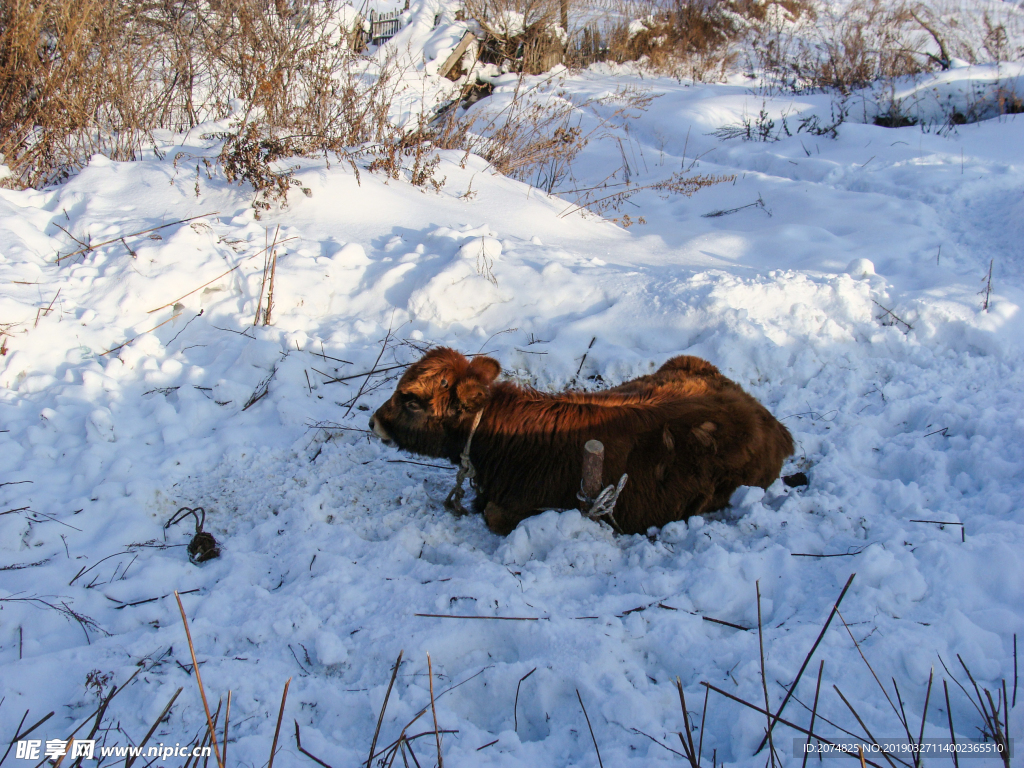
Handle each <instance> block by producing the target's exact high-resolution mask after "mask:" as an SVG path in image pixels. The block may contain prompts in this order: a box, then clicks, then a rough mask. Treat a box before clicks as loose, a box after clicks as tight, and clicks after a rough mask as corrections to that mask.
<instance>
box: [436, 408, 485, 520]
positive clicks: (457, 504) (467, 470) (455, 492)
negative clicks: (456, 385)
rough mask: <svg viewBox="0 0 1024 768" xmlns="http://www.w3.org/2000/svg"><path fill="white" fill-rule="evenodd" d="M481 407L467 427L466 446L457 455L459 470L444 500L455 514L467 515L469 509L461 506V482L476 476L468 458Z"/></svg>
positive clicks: (464, 493) (474, 468) (480, 414)
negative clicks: (453, 484)
mask: <svg viewBox="0 0 1024 768" xmlns="http://www.w3.org/2000/svg"><path fill="white" fill-rule="evenodd" d="M483 415H484V412H483V409H481V410H479V411H477V412H476V416H474V417H473V426H472V427H470V428H469V437H468V438H466V447H465V448H463V449H462V455H461V456H460V457H459V472H458V474H457V475H455V487H454V488H452V490H451V492H450V493H449V494H448V498H447V499H445V500H444V505H445V507H447V508H448V509H449V510H451V511H452V512H453V513H454V514H456V515H468V514H469V510H467V509H466V508H465V507H464V506H462V497H463V496H465V495H466V491H465V489H464V488H463V487H462V484H463V483H464V482H465V481H466V480H467V479H469V480H470V481H472V480H473V478H475V477H476V467H474V466H473V462H471V461H470V460H469V449H470V447H471V446H472V445H473V435H474V434H475V433H476V428H477V427H479V426H480V419H481V418H482V417H483Z"/></svg>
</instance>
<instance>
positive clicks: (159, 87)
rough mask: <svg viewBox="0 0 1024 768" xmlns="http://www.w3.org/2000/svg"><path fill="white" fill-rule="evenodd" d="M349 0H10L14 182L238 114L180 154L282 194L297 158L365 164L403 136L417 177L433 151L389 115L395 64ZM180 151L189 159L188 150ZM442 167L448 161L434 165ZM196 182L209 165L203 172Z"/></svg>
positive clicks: (4, 140)
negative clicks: (355, 18)
mask: <svg viewBox="0 0 1024 768" xmlns="http://www.w3.org/2000/svg"><path fill="white" fill-rule="evenodd" d="M346 18H348V17H347V16H346V12H345V11H344V10H343V6H342V4H341V2H340V0H329V1H328V2H322V3H316V4H309V5H305V4H296V5H295V6H294V7H293V6H291V5H289V4H288V3H286V2H283V1H282V2H278V1H277V0H178V1H177V2H173V3H156V2H153V3H148V2H130V1H129V0H124V2H111V0H81V2H76V3H70V2H66V0H11V1H10V2H6V3H2V4H0V155H2V158H0V161H2V162H3V163H5V164H6V165H7V166H9V168H10V170H11V174H10V176H9V177H8V178H7V179H6V180H5V181H6V183H7V184H9V185H12V186H40V185H45V184H50V183H55V182H58V181H61V180H62V179H65V178H67V177H68V176H70V175H71V174H73V173H74V172H76V171H77V170H78V169H79V168H81V167H82V166H83V165H84V164H85V163H86V162H87V161H88V159H89V157H90V156H91V155H93V154H96V153H100V154H103V155H106V156H107V157H110V158H111V159H114V160H132V159H135V158H137V157H138V156H139V153H140V152H141V151H142V150H143V148H145V147H147V146H150V147H151V146H153V136H152V132H153V131H154V130H156V129H169V130H172V131H177V132H180V131H184V130H188V129H192V128H194V127H196V126H198V125H200V124H202V123H204V122H207V121H210V120H223V119H225V118H228V117H231V118H232V120H231V123H230V124H229V125H230V127H229V128H228V129H227V130H221V131H215V132H211V133H208V134H206V137H207V138H212V139H219V140H220V141H221V142H222V144H221V145H220V150H219V153H217V154H216V155H211V156H201V157H192V156H184V155H182V156H179V157H178V158H177V161H178V162H180V161H183V160H186V159H187V160H190V161H191V160H195V161H196V162H197V163H202V164H205V165H206V167H207V171H208V173H209V170H210V167H211V165H210V161H211V160H212V161H214V165H217V166H219V167H220V168H221V169H222V170H223V172H224V173H225V175H226V177H227V178H228V180H229V181H233V182H248V183H250V184H252V186H253V188H254V189H255V191H256V196H255V198H254V201H253V206H254V207H255V208H256V209H257V211H259V210H262V209H266V208H267V207H269V205H270V204H271V203H273V202H284V201H285V200H286V197H287V194H288V190H289V189H290V188H291V187H292V186H293V180H292V178H291V174H292V173H293V172H294V170H295V166H291V167H288V166H286V165H284V164H285V163H286V162H287V161H288V159H289V158H298V157H313V156H328V157H330V156H334V157H337V158H342V159H345V160H347V161H348V162H350V163H353V165H354V161H355V159H356V158H362V157H368V158H369V159H368V162H371V161H372V160H373V159H374V157H377V156H378V155H380V154H381V153H384V154H387V153H389V152H393V151H395V149H397V152H398V157H400V158H405V157H409V158H411V163H412V165H413V166H414V172H413V173H412V176H413V177H414V179H415V180H416V181H417V183H420V184H425V183H428V181H429V180H430V179H432V175H431V174H430V173H429V172H428V171H427V168H428V167H431V166H430V160H429V158H427V157H424V155H423V150H422V149H420V150H418V152H419V154H417V150H416V149H415V147H414V145H413V143H411V142H410V141H409V140H408V139H407V138H406V137H405V132H404V131H402V130H400V129H399V128H397V127H396V126H394V125H393V124H392V123H391V122H390V121H389V119H388V112H389V109H390V105H391V102H392V99H393V97H394V89H395V87H396V77H395V75H396V71H395V67H394V66H393V65H391V64H388V63H385V64H383V65H380V64H379V63H377V62H376V61H375V60H371V59H368V58H366V57H362V56H360V55H359V54H358V53H357V52H356V51H354V50H353V48H352V47H351V45H350V41H351V30H350V29H348V26H347V22H346V21H345V20H346ZM176 164H177V163H176ZM435 166H436V164H435ZM196 183H197V192H198V184H199V173H198V171H197V182H196Z"/></svg>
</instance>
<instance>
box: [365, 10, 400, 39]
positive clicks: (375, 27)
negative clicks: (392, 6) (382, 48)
mask: <svg viewBox="0 0 1024 768" xmlns="http://www.w3.org/2000/svg"><path fill="white" fill-rule="evenodd" d="M401 15H402V12H401V11H388V12H387V13H377V12H376V11H370V44H371V45H380V44H381V43H386V42H387V41H388V40H390V39H391V38H392V37H394V36H395V35H396V34H398V30H400V29H401V28H402V20H401V18H400V16H401Z"/></svg>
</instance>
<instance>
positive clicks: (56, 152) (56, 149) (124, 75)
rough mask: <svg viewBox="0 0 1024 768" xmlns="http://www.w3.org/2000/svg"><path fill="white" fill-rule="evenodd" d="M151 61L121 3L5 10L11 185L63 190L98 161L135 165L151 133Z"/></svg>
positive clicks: (2, 131) (6, 151) (1, 144)
mask: <svg viewBox="0 0 1024 768" xmlns="http://www.w3.org/2000/svg"><path fill="white" fill-rule="evenodd" d="M153 54H154V52H153V49H152V46H151V45H150V42H149V41H148V40H147V39H146V36H145V34H144V33H143V30H141V29H140V28H139V25H138V24H136V23H135V18H134V17H133V15H132V13H131V10H130V8H129V7H128V6H126V5H124V4H122V3H117V2H109V1H108V0H80V2H74V3H71V2H63V1H62V0H7V1H6V2H4V3H0V161H2V162H3V163H4V164H6V165H7V166H8V167H9V169H10V171H11V175H10V176H9V177H8V179H6V180H5V182H6V183H7V184H14V185H20V186H39V185H43V184H49V183H54V182H58V181H61V180H62V179H65V178H67V177H68V176H69V175H71V174H72V173H74V172H75V171H77V170H78V169H79V168H81V167H82V165H84V163H85V162H87V160H88V158H89V157H90V156H91V155H93V154H96V153H100V154H104V155H106V156H108V157H110V158H112V159H115V160H131V159H134V158H135V157H136V156H137V155H138V152H139V151H140V149H141V147H142V144H143V142H144V141H146V140H147V139H148V131H149V130H150V129H151V128H153V127H155V124H154V119H153V118H154V114H153V109H154V106H155V104H154V100H153V99H152V98H151V97H150V94H149V91H150V82H149V80H148V77H147V75H148V72H149V70H150V68H151V66H152V64H153Z"/></svg>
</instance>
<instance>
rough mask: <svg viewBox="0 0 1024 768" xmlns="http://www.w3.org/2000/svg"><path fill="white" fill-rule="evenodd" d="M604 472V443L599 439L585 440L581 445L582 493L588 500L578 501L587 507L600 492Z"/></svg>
mask: <svg viewBox="0 0 1024 768" xmlns="http://www.w3.org/2000/svg"><path fill="white" fill-rule="evenodd" d="M603 473H604V444H603V443H602V442H601V441H600V440H587V443H586V445H584V446H583V495H584V496H586V497H587V498H588V499H589V500H590V501H587V502H582V501H581V502H580V504H581V505H584V506H586V507H588V509H584V510H583V511H584V512H588V511H589V506H590V503H592V502H593V500H594V499H596V498H597V495H598V494H599V493H600V492H601V476H602V474H603Z"/></svg>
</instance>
